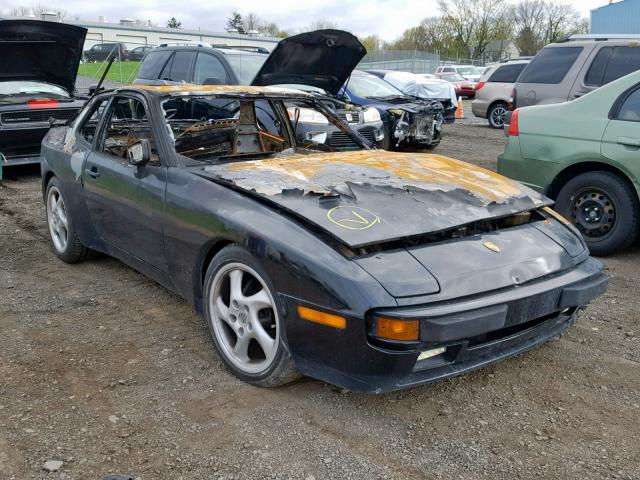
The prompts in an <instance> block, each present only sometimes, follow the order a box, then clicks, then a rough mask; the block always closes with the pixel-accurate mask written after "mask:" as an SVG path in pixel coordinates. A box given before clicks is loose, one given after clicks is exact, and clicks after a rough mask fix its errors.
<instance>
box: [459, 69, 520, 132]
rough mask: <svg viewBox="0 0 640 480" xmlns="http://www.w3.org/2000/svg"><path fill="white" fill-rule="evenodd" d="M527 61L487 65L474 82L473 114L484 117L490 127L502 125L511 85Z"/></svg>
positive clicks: (509, 98)
mask: <svg viewBox="0 0 640 480" xmlns="http://www.w3.org/2000/svg"><path fill="white" fill-rule="evenodd" d="M527 63H529V61H528V60H515V61H509V62H506V63H501V64H498V65H495V66H492V67H489V69H488V71H487V72H486V73H485V74H484V75H483V76H482V77H481V78H480V81H479V82H478V83H477V84H476V87H475V89H476V96H475V98H474V100H473V102H471V111H472V112H473V114H474V115H475V116H476V117H481V118H486V119H487V120H488V122H489V126H490V127H492V128H502V127H504V122H505V118H506V115H507V112H508V109H509V102H510V101H511V93H512V91H513V85H514V83H515V82H516V80H517V79H518V75H520V73H521V72H522V70H523V69H524V67H525V66H526V65H527Z"/></svg>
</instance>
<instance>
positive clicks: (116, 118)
mask: <svg viewBox="0 0 640 480" xmlns="http://www.w3.org/2000/svg"><path fill="white" fill-rule="evenodd" d="M108 115H109V120H108V123H107V128H106V133H105V137H104V141H103V142H102V145H101V150H102V151H103V152H104V153H106V154H107V155H111V156H113V157H116V158H117V159H119V160H122V161H124V160H126V159H127V151H128V149H129V148H130V147H131V146H133V145H134V144H136V143H138V142H139V141H140V140H142V139H146V140H148V141H149V144H150V147H151V160H150V161H149V163H150V164H154V163H155V164H156V165H159V163H160V159H159V157H158V151H157V147H156V143H155V140H154V137H153V134H152V132H151V124H150V123H149V118H148V117H147V113H146V109H145V107H144V104H143V103H142V102H141V101H140V100H138V99H136V98H132V97H114V98H113V101H112V102H111V107H110V109H109V113H108Z"/></svg>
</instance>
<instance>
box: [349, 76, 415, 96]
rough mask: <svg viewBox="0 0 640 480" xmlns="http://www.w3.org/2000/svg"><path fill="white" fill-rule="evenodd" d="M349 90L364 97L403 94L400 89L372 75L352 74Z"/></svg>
mask: <svg viewBox="0 0 640 480" xmlns="http://www.w3.org/2000/svg"><path fill="white" fill-rule="evenodd" d="M349 90H350V91H351V92H352V93H353V94H354V95H355V96H357V97H364V98H384V97H401V96H404V94H403V93H402V92H401V91H400V90H398V89H397V88H395V87H394V86H392V85H391V84H389V83H387V82H385V81H384V80H382V79H381V78H378V77H376V76H374V75H352V76H351V79H350V80H349Z"/></svg>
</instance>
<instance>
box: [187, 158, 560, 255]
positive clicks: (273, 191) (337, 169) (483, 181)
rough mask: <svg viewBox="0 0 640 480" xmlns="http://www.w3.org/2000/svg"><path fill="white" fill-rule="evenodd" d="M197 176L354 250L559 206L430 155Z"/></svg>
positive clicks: (273, 161) (315, 161)
mask: <svg viewBox="0 0 640 480" xmlns="http://www.w3.org/2000/svg"><path fill="white" fill-rule="evenodd" d="M195 173H198V174H200V175H202V176H207V177H209V178H212V179H215V180H216V181H219V182H221V183H226V184H229V185H231V186H233V187H234V188H237V189H240V190H243V191H245V192H248V193H251V194H253V195H257V196H259V197H261V198H263V199H265V200H268V201H269V202H273V203H275V204H276V205H277V206H278V207H280V208H283V209H286V210H287V211H288V212H290V213H291V214H293V215H296V216H298V217H300V218H303V219H304V220H305V221H308V222H310V223H312V224H314V225H315V226H316V227H317V228H320V229H322V230H324V231H325V232H326V233H328V234H330V235H332V236H333V237H334V238H336V239H337V240H339V241H341V242H342V243H344V244H346V245H348V246H349V247H351V248H358V247H364V246H367V245H372V244H377V243H383V242H388V241H393V240H398V239H400V238H404V237H411V236H415V235H421V234H427V233H435V232H439V231H443V230H447V229H450V228H453V227H458V226H460V225H464V224H467V223H471V222H474V221H478V220H486V219H491V218H496V217H502V216H508V215H512V214H515V213H520V212H523V211H527V210H532V209H534V208H538V207H541V206H543V205H550V204H551V203H552V202H551V201H550V200H549V199H547V198H546V197H544V196H542V195H540V194H538V193H536V192H535V191H533V190H531V189H530V188H528V187H525V186H523V185H521V184H519V183H517V182H515V181H513V180H510V179H508V178H505V177H502V176H501V175H498V174H496V173H494V172H491V171H489V170H485V169H483V168H480V167H476V166H474V165H471V164H467V163H464V162H461V161H458V160H454V159H451V158H448V157H443V156H440V155H430V154H423V153H422V154H421V153H416V154H406V153H397V152H386V151H381V150H367V151H352V152H340V153H318V154H313V155H301V154H295V153H291V154H287V153H282V154H280V155H279V156H278V157H275V158H270V159H266V160H255V161H246V162H237V163H229V164H223V165H213V166H207V167H205V168H204V171H203V170H202V169H201V170H200V171H199V172H195Z"/></svg>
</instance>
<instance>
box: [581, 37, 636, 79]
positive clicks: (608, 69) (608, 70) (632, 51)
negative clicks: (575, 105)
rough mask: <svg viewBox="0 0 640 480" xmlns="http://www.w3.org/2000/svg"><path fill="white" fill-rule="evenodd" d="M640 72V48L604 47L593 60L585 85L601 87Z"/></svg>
mask: <svg viewBox="0 0 640 480" xmlns="http://www.w3.org/2000/svg"><path fill="white" fill-rule="evenodd" d="M636 70H640V47H635V46H633V47H632V46H629V47H625V46H620V47H603V48H601V49H600V51H599V52H598V54H597V55H596V57H595V58H594V59H593V62H592V63H591V66H590V67H589V71H588V72H587V75H586V76H585V81H584V82H585V84H586V85H592V86H596V87H600V86H602V85H606V84H607V83H610V82H613V81H614V80H617V79H618V78H621V77H624V76H625V75H628V74H630V73H632V72H635V71H636Z"/></svg>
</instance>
